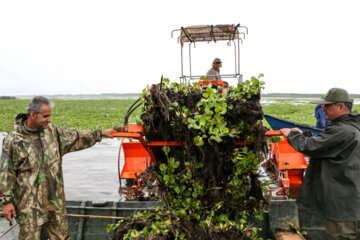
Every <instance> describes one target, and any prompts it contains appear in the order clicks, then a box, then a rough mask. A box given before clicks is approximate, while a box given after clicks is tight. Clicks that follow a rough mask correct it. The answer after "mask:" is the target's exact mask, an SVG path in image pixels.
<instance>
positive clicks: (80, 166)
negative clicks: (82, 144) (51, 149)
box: [0, 133, 124, 201]
mask: <svg viewBox="0 0 360 240" xmlns="http://www.w3.org/2000/svg"><path fill="white" fill-rule="evenodd" d="M5 136H6V134H5V133H0V153H1V149H2V142H3V139H4V137H5ZM120 143H121V140H120V139H118V138H114V139H103V140H102V141H101V142H100V143H97V144H95V145H94V146H93V147H91V148H88V149H85V150H82V151H78V152H73V153H68V154H66V155H65V156H64V157H63V172H64V184H65V194H66V199H67V200H79V201H80V200H83V201H90V200H91V201H119V200H121V198H120V195H119V192H118V191H119V178H118V152H119V147H120ZM123 159H124V157H123V154H121V160H122V161H123ZM122 161H121V166H122V165H123V162H122Z"/></svg>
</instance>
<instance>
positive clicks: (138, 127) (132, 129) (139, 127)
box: [128, 124, 144, 133]
mask: <svg viewBox="0 0 360 240" xmlns="http://www.w3.org/2000/svg"><path fill="white" fill-rule="evenodd" d="M128 132H138V133H142V132H144V126H143V125H142V124H140V125H137V124H129V125H128Z"/></svg>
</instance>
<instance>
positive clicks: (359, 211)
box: [288, 112, 360, 221]
mask: <svg viewBox="0 0 360 240" xmlns="http://www.w3.org/2000/svg"><path fill="white" fill-rule="evenodd" d="M305 135H306V134H300V133H299V132H297V131H291V132H290V134H289V136H288V142H289V143H290V145H291V146H293V147H294V148H295V149H296V150H297V151H299V152H301V153H303V154H305V155H308V156H310V163H309V167H308V169H307V171H306V175H305V178H304V181H303V184H302V187H301V189H300V192H299V196H298V199H297V201H298V203H299V204H300V205H301V204H303V205H305V206H307V207H310V208H313V209H317V210H320V212H322V213H323V215H324V216H325V217H326V218H328V219H331V220H335V221H355V220H360V115H358V114H357V113H356V112H354V113H350V114H346V115H343V116H340V117H338V118H337V119H335V120H334V121H332V122H331V124H330V125H329V126H328V127H327V128H325V130H324V132H323V133H321V134H319V135H316V136H305Z"/></svg>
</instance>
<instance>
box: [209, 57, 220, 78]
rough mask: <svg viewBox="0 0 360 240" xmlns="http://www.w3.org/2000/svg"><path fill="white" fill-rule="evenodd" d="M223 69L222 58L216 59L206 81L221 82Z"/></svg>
mask: <svg viewBox="0 0 360 240" xmlns="http://www.w3.org/2000/svg"><path fill="white" fill-rule="evenodd" d="M221 67H222V62H221V60H220V58H215V59H214V61H213V63H212V68H210V70H209V71H208V72H207V73H206V80H221V76H220V68H221Z"/></svg>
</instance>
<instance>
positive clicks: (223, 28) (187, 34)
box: [171, 24, 248, 83]
mask: <svg viewBox="0 0 360 240" xmlns="http://www.w3.org/2000/svg"><path fill="white" fill-rule="evenodd" d="M242 30H244V31H242ZM175 31H181V33H180V36H179V37H178V42H180V46H181V76H180V82H184V83H186V82H187V81H191V80H198V79H200V77H201V76H194V75H192V71H191V44H193V45H194V46H195V43H196V42H208V43H209V42H212V41H214V42H217V41H228V45H229V46H230V45H231V42H233V43H234V55H235V73H234V74H224V75H221V77H222V78H237V79H238V82H239V83H240V82H242V74H241V73H240V41H241V43H242V42H243V39H245V35H246V34H248V29H247V27H245V26H240V24H237V25H234V24H227V25H198V26H189V27H181V29H176V30H173V31H172V32H171V36H173V33H174V32H175ZM185 43H189V69H190V75H189V76H186V75H184V65H183V61H184V59H183V47H184V45H185Z"/></svg>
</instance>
